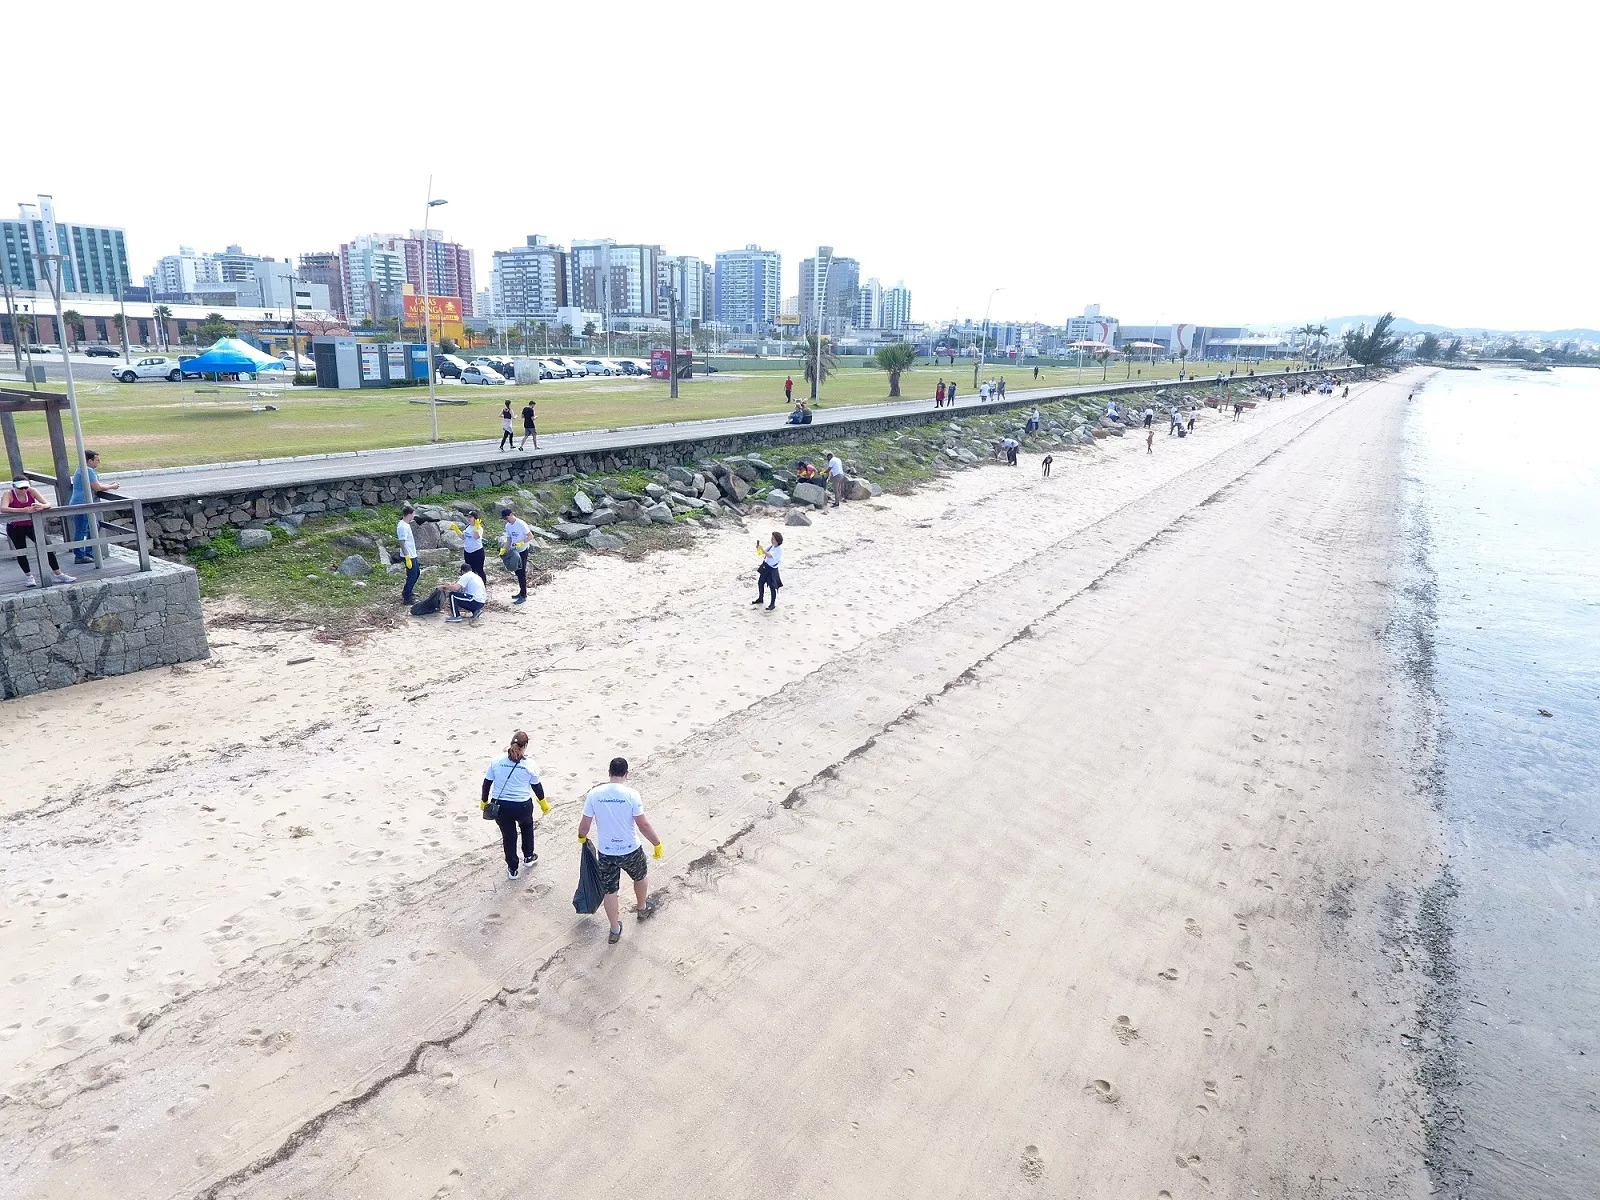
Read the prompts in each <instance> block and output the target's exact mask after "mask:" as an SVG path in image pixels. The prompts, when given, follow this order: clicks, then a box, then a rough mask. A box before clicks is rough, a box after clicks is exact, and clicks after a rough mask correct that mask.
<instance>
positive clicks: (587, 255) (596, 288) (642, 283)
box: [567, 238, 662, 329]
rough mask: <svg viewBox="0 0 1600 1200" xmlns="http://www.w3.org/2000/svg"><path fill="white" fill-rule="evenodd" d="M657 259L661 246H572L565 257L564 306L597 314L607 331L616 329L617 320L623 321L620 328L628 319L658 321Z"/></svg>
mask: <svg viewBox="0 0 1600 1200" xmlns="http://www.w3.org/2000/svg"><path fill="white" fill-rule="evenodd" d="M660 257H661V247H660V246H647V245H642V244H639V243H626V244H619V243H617V242H614V241H612V240H611V239H610V238H602V239H599V240H597V241H589V242H573V243H572V250H571V252H570V253H569V254H568V255H567V304H568V305H569V306H571V307H573V308H577V309H582V310H583V311H585V312H598V313H600V314H601V315H602V316H603V317H605V319H606V325H605V327H606V328H607V329H613V328H617V327H618V326H617V325H616V324H615V323H614V321H613V318H616V317H620V318H623V321H624V326H623V327H625V323H626V320H627V318H629V317H660V316H661V315H662V306H661V304H660V302H659V296H658V294H657V287H658V286H659V282H660V277H659V271H658V266H657V262H656V260H657V259H658V258H660Z"/></svg>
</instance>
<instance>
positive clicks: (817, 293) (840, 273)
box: [800, 246, 861, 338]
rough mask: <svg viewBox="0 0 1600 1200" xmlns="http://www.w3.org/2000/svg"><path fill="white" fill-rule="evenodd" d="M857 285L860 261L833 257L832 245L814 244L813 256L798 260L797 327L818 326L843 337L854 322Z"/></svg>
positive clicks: (805, 330) (811, 329)
mask: <svg viewBox="0 0 1600 1200" xmlns="http://www.w3.org/2000/svg"><path fill="white" fill-rule="evenodd" d="M860 289H861V264H860V263H858V262H857V261H856V260H855V259H853V258H840V257H837V256H836V255H835V254H834V253H833V247H832V246H818V247H817V253H816V254H815V255H814V256H813V257H811V258H807V259H803V260H802V261H801V263H800V329H801V331H802V332H803V333H812V332H814V331H815V330H817V329H819V328H820V329H821V330H822V332H823V333H824V334H826V335H827V336H829V337H834V338H838V337H843V336H844V333H845V330H847V329H849V328H850V327H851V326H852V325H853V324H854V323H855V317H856V305H857V303H858V302H859V292H860ZM819 302H820V309H819Z"/></svg>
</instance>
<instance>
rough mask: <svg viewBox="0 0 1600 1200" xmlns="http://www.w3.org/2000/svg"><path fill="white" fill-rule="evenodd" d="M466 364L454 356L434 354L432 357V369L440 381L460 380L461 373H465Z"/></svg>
mask: <svg viewBox="0 0 1600 1200" xmlns="http://www.w3.org/2000/svg"><path fill="white" fill-rule="evenodd" d="M468 365H469V364H468V363H467V362H466V360H464V359H460V358H457V357H456V356H455V355H454V354H435V355H434V356H433V369H434V370H435V371H437V372H438V373H439V378H440V379H460V378H461V372H463V371H465V370H466V369H467V367H468Z"/></svg>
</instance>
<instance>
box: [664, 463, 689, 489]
mask: <svg viewBox="0 0 1600 1200" xmlns="http://www.w3.org/2000/svg"><path fill="white" fill-rule="evenodd" d="M667 481H668V482H669V483H681V484H683V485H684V486H685V487H690V486H692V485H693V484H694V475H693V473H691V472H689V471H686V470H684V469H683V468H682V467H679V466H671V467H668V468H667Z"/></svg>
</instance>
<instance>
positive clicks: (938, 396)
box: [933, 378, 944, 408]
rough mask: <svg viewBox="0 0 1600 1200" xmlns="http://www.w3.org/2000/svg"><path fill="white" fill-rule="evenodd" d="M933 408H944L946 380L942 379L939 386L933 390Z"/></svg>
mask: <svg viewBox="0 0 1600 1200" xmlns="http://www.w3.org/2000/svg"><path fill="white" fill-rule="evenodd" d="M933 406H934V407H935V408H943V407H944V380H943V379H942V378H941V379H940V380H939V386H938V387H936V388H934V389H933Z"/></svg>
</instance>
